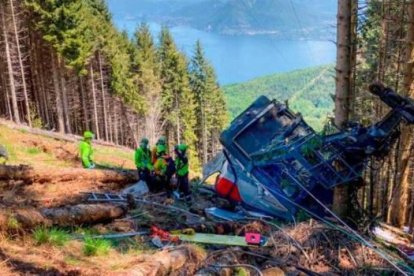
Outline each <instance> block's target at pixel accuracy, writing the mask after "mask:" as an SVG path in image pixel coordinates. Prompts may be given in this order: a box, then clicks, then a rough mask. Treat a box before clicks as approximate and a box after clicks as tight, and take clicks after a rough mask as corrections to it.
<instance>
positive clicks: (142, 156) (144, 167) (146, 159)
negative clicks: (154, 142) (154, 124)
mask: <svg viewBox="0 0 414 276" xmlns="http://www.w3.org/2000/svg"><path fill="white" fill-rule="evenodd" d="M148 143H149V141H148V139H147V138H142V139H141V142H140V144H139V147H138V148H137V149H136V150H135V166H136V167H137V170H138V176H139V179H140V180H143V181H145V182H146V183H147V184H148V185H150V177H151V172H152V171H153V166H152V163H151V151H150V149H149V147H148Z"/></svg>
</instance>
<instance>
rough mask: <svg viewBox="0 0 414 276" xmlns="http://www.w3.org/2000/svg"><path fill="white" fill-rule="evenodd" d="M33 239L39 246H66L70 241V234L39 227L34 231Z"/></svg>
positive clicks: (55, 229)
mask: <svg viewBox="0 0 414 276" xmlns="http://www.w3.org/2000/svg"><path fill="white" fill-rule="evenodd" d="M33 239H34V240H35V241H36V244H38V245H40V244H45V243H48V244H52V245H55V246H64V245H65V244H66V243H67V242H68V241H69V234H68V233H67V232H66V231H64V230H60V229H57V228H51V229H47V228H45V227H37V228H36V229H35V230H34V231H33Z"/></svg>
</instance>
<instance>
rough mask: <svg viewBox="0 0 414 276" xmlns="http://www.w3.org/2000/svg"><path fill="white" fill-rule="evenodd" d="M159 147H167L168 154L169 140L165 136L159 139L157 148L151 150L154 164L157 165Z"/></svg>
mask: <svg viewBox="0 0 414 276" xmlns="http://www.w3.org/2000/svg"><path fill="white" fill-rule="evenodd" d="M157 146H165V150H166V152H168V149H167V139H166V138H165V136H161V137H160V138H159V139H158V141H157V143H155V146H154V147H153V148H152V150H151V160H152V164H155V162H156V161H157Z"/></svg>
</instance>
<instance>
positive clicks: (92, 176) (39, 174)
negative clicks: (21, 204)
mask: <svg viewBox="0 0 414 276" xmlns="http://www.w3.org/2000/svg"><path fill="white" fill-rule="evenodd" d="M0 180H23V181H25V182H29V183H34V182H37V183H47V182H66V181H73V180H79V181H94V182H101V183H119V184H129V183H134V182H136V181H137V175H136V173H135V171H133V170H115V169H114V170H100V169H96V170H86V169H82V168H62V169H59V170H51V169H50V168H36V169H34V168H33V167H30V166H27V165H19V166H9V165H0Z"/></svg>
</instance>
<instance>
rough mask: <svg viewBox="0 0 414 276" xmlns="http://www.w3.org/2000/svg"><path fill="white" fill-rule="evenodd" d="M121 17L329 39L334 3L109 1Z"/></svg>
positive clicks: (216, 29)
mask: <svg viewBox="0 0 414 276" xmlns="http://www.w3.org/2000/svg"><path fill="white" fill-rule="evenodd" d="M108 3H109V4H110V7H111V10H112V11H116V12H117V13H118V14H119V13H120V14H123V15H124V16H130V17H137V18H138V19H141V20H147V21H156V22H158V23H162V24H170V25H189V26H191V27H195V28H198V29H200V30H205V31H211V32H216V33H221V34H229V35H237V34H250V35H257V34H272V35H275V36H279V37H281V38H284V39H291V38H295V39H298V38H300V39H328V38H332V36H333V34H334V32H335V30H334V28H332V27H331V26H333V25H334V23H335V20H336V1H334V0H325V1H313V0H140V1H135V0H108Z"/></svg>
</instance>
